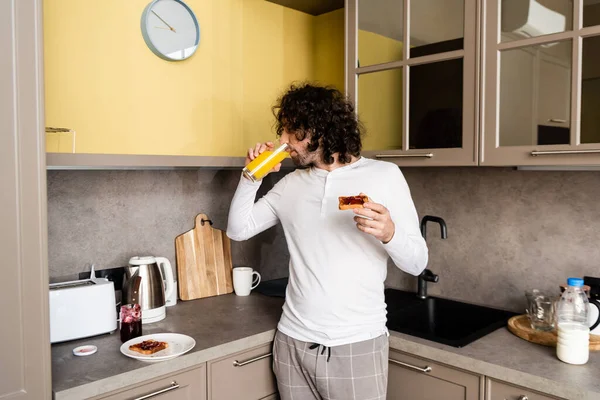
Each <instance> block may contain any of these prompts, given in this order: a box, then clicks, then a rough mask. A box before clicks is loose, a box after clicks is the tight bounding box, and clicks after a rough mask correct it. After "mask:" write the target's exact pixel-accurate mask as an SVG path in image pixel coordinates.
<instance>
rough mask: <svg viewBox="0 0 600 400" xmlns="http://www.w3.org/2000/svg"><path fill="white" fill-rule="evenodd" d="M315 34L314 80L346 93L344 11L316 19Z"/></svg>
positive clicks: (323, 15)
mask: <svg viewBox="0 0 600 400" xmlns="http://www.w3.org/2000/svg"><path fill="white" fill-rule="evenodd" d="M314 32H315V34H314V39H313V43H314V44H313V48H314V65H315V77H314V79H315V80H316V81H317V82H320V83H322V84H327V85H333V86H334V87H336V88H337V89H338V90H340V91H342V92H344V90H345V88H344V65H345V62H346V61H345V59H344V57H345V54H344V40H345V39H344V9H340V10H336V11H332V12H329V13H327V14H322V15H319V16H317V17H315V29H314Z"/></svg>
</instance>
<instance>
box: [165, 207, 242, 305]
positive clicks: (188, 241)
mask: <svg viewBox="0 0 600 400" xmlns="http://www.w3.org/2000/svg"><path fill="white" fill-rule="evenodd" d="M175 250H176V255H177V278H178V282H177V285H178V287H179V298H180V299H181V300H194V299H200V298H203V297H211V296H217V295H220V294H227V293H232V292H233V273H232V264H231V244H230V242H229V238H228V237H227V235H226V234H225V232H224V231H221V230H219V229H215V228H213V227H212V222H211V221H210V219H209V218H208V216H207V215H206V214H198V215H197V216H196V225H195V226H194V229H192V230H190V231H187V232H186V233H183V234H181V235H179V236H177V237H176V238H175Z"/></svg>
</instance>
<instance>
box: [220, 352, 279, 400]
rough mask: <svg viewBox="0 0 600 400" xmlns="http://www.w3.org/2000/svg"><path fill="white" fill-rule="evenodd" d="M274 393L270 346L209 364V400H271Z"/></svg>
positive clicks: (274, 385) (275, 387) (275, 391)
mask: <svg viewBox="0 0 600 400" xmlns="http://www.w3.org/2000/svg"><path fill="white" fill-rule="evenodd" d="M276 393H277V385H276V382H275V375H274V374H273V355H272V344H271V343H269V344H267V345H263V346H260V347H256V348H254V349H250V350H247V351H243V352H240V353H236V354H234V355H231V356H227V357H224V358H221V359H219V360H216V361H211V362H209V363H208V398H209V399H211V400H231V399H236V400H259V399H264V398H268V399H270V398H271V397H269V396H272V395H274V394H276Z"/></svg>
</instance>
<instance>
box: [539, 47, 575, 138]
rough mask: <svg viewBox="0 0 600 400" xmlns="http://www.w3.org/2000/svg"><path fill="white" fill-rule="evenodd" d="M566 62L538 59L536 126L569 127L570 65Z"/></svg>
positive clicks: (546, 58) (547, 58)
mask: <svg viewBox="0 0 600 400" xmlns="http://www.w3.org/2000/svg"><path fill="white" fill-rule="evenodd" d="M569 50H570V48H569ZM568 61H570V60H568ZM568 61H567V63H565V62H561V61H560V60H557V59H552V58H549V57H543V56H542V57H540V63H539V74H540V79H539V81H540V88H539V91H538V92H539V100H538V110H537V116H538V125H549V126H559V127H564V128H569V127H570V126H571V125H570V118H569V115H570V114H571V110H570V106H571V101H570V100H571V65H570V63H568Z"/></svg>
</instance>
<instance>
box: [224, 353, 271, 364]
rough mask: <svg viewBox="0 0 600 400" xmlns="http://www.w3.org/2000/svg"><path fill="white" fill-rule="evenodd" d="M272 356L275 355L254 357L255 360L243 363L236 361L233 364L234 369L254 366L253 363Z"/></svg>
mask: <svg viewBox="0 0 600 400" xmlns="http://www.w3.org/2000/svg"><path fill="white" fill-rule="evenodd" d="M272 355H273V353H269V354H264V355H262V356H258V357H254V358H251V359H249V360H246V361H241V362H240V361H238V360H235V361H234V362H233V366H234V367H243V366H244V365H248V364H252V363H253V362H256V361H258V360H262V359H263V358H267V357H271V356H272Z"/></svg>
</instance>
